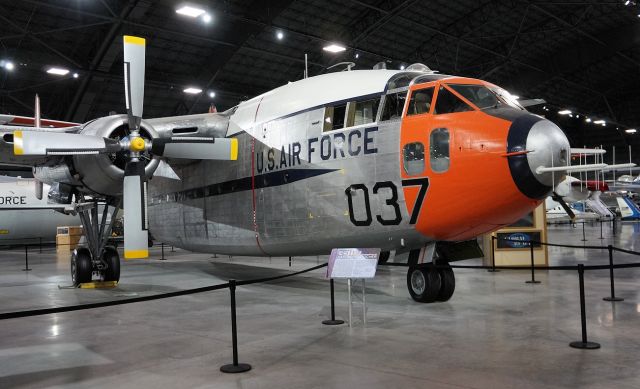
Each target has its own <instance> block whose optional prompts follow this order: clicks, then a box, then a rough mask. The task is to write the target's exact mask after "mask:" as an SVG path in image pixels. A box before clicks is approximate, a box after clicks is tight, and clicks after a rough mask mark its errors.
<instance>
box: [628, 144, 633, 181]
mask: <svg viewBox="0 0 640 389" xmlns="http://www.w3.org/2000/svg"><path fill="white" fill-rule="evenodd" d="M629 163H631V145H629ZM629 175H630V176H631V175H633V173H631V168H629Z"/></svg>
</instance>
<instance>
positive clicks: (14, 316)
mask: <svg viewBox="0 0 640 389" xmlns="http://www.w3.org/2000/svg"><path fill="white" fill-rule="evenodd" d="M325 266H327V264H326V263H325V264H322V265H318V266H314V267H312V268H309V269H306V270H301V271H298V272H295V273H289V274H283V275H280V276H276V277H269V278H261V279H256V280H246V281H238V282H236V285H250V284H256V283H259V282H268V281H273V280H277V279H281V278H286V277H292V276H295V275H299V274H302V273H306V272H310V271H312V270H317V269H320V268H322V267H325ZM229 285H230V284H229V282H225V283H224V284H217V285H211V286H203V287H201V288H194V289H186V290H179V291H176V292H167V293H162V294H154V295H151V296H141V297H132V298H128V299H122V300H110V301H102V302H97V303H88V304H79V305H70V306H64V307H54V308H41V309H33V310H28V311H17V312H4V313H0V320H6V319H17V318H20V317H28V316H39V315H48V314H52V313H63V312H71V311H81V310H84V309H93V308H103V307H111V306H114V305H123V304H132V303H139V302H142V301H152V300H160V299H165V298H171V297H178V296H186V295H190V294H196V293H203V292H211V291H214V290H219V289H224V288H227V287H229Z"/></svg>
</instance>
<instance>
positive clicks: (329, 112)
mask: <svg viewBox="0 0 640 389" xmlns="http://www.w3.org/2000/svg"><path fill="white" fill-rule="evenodd" d="M346 113H347V104H342V105H336V106H335V107H327V108H325V110H324V126H323V131H324V132H326V131H333V130H339V129H341V128H344V119H345V116H346Z"/></svg>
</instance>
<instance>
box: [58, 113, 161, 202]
mask: <svg viewBox="0 0 640 389" xmlns="http://www.w3.org/2000/svg"><path fill="white" fill-rule="evenodd" d="M81 134H83V135H94V136H100V137H104V138H110V139H115V140H121V139H123V138H126V137H127V136H128V135H129V127H128V118H127V115H112V116H107V117H103V118H99V119H96V120H94V121H91V122H89V123H87V124H85V125H84V127H83V129H82V131H81ZM140 135H141V137H142V138H144V139H145V140H147V141H148V140H151V139H154V138H157V137H158V133H157V132H156V130H155V129H154V128H153V127H152V126H151V125H150V124H149V123H147V122H146V121H144V120H142V123H141V126H140ZM125 153H128V151H120V152H118V153H113V154H97V155H96V154H92V155H74V156H73V157H72V161H73V163H72V167H71V168H72V172H73V173H75V174H74V176H75V177H76V179H77V181H79V182H80V183H81V185H82V186H81V187H80V190H81V191H83V192H85V193H89V194H98V195H103V196H105V195H106V196H121V195H122V182H123V178H124V168H125V165H126V163H127V158H126V154H125ZM140 159H141V160H142V161H144V162H145V173H146V175H147V177H151V176H152V175H153V172H154V171H155V170H156V168H157V167H158V164H159V163H160V157H154V156H151V155H150V154H149V153H148V152H143V153H141V156H140Z"/></svg>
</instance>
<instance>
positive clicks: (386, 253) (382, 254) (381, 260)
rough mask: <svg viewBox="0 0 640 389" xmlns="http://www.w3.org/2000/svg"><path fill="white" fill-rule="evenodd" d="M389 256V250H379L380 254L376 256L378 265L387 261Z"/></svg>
mask: <svg viewBox="0 0 640 389" xmlns="http://www.w3.org/2000/svg"><path fill="white" fill-rule="evenodd" d="M390 256H391V251H380V256H379V257H378V265H379V264H382V263H387V261H388V260H389V257H390Z"/></svg>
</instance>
